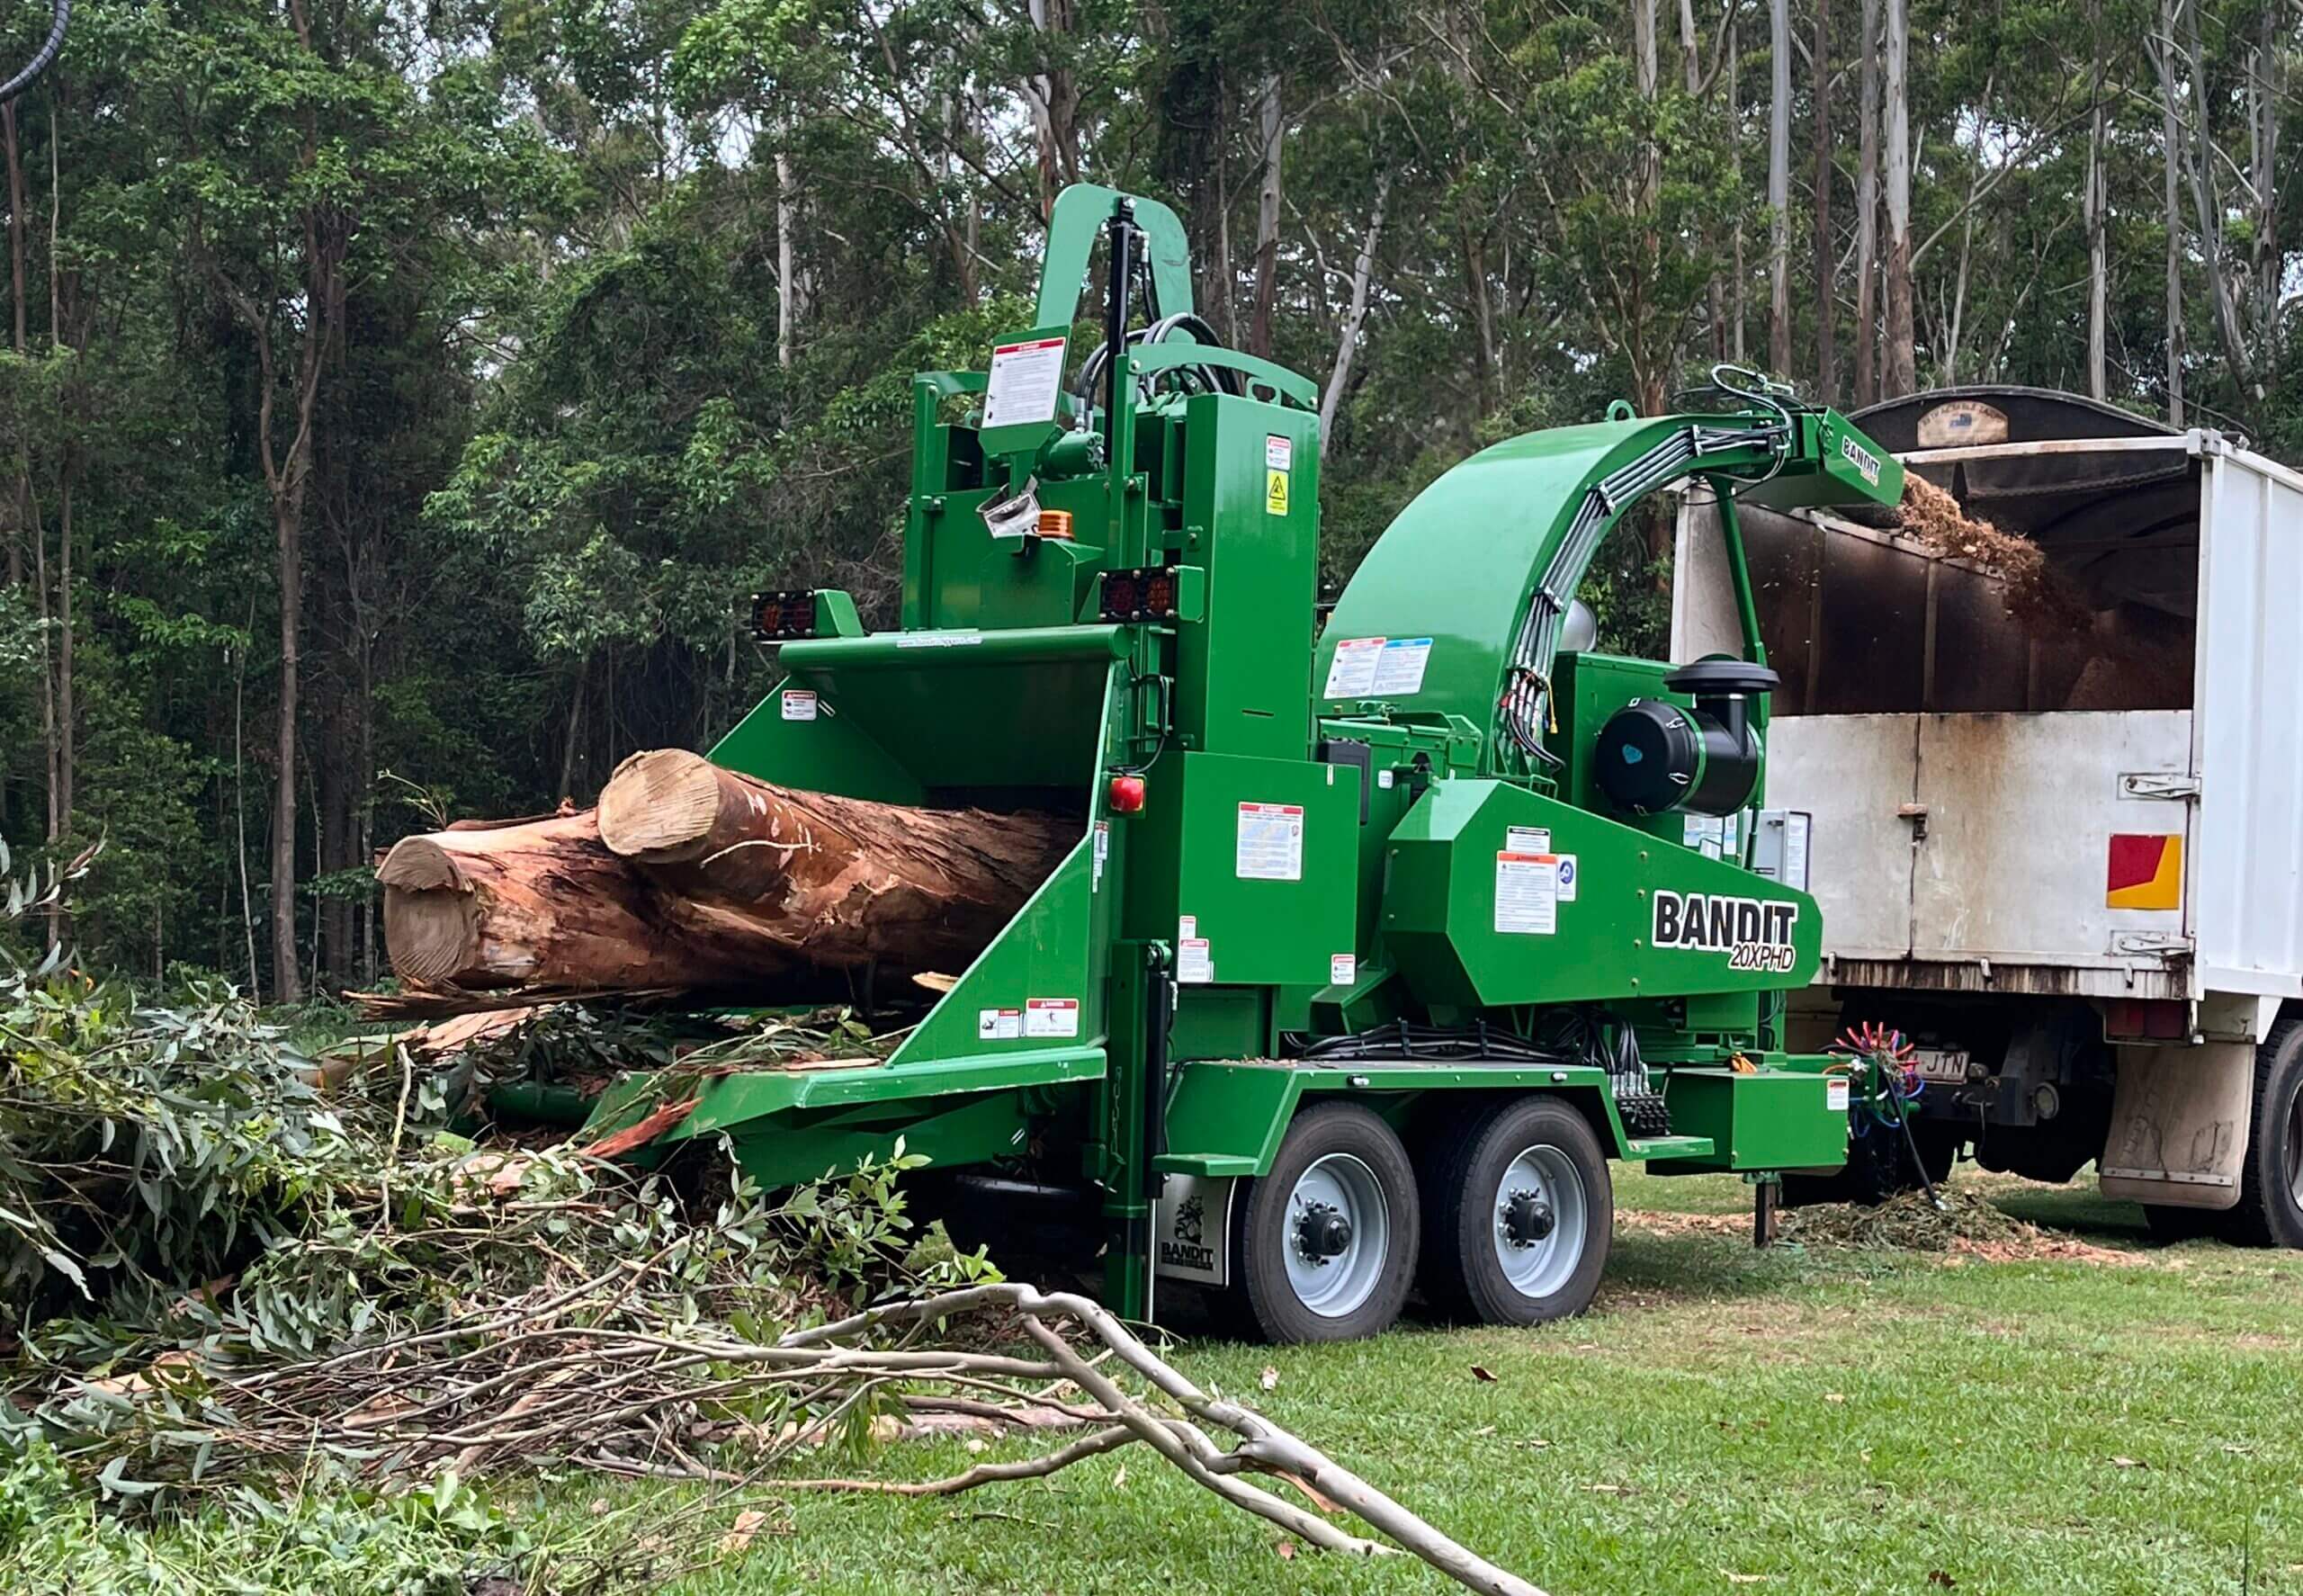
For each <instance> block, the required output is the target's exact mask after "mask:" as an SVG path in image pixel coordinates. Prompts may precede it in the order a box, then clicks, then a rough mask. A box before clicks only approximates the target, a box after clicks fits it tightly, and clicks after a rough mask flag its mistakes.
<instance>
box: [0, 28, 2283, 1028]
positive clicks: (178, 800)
mask: <svg viewBox="0 0 2303 1596" xmlns="http://www.w3.org/2000/svg"><path fill="white" fill-rule="evenodd" d="M47 23H48V7H47V5H46V4H37V3H34V0H20V4H17V5H16V6H15V7H14V8H13V10H12V11H11V12H9V13H7V15H6V26H5V27H4V29H0V33H4V40H5V45H6V48H7V49H8V50H9V52H10V54H11V56H12V58H17V59H21V58H24V57H27V56H29V55H30V53H31V50H32V49H33V48H34V46H35V45H36V44H37V42H38V40H40V37H41V35H42V34H43V33H44V32H45V31H46V29H47ZM2299 49H2303V36H2299V17H2298V14H2297V13H2295V12H2294V10H2293V9H2292V8H2290V7H2286V6H2281V5H2274V4H2270V3H2269V0H2257V3H2256V4H2251V5H2241V4H2225V3H2223V0H1961V3H1957V4H1954V3H1951V0H1679V4H1677V5H1676V6H1665V5H1661V4H1658V3H1657V0H1549V3H1547V4H1541V5H1537V4H1529V3H1528V0H1495V3H1490V0H1441V3H1424V0H1410V3H1409V4H1406V5H1403V6H1402V5H1378V4H1364V3H1363V0H1286V3H1284V4H1275V5H1264V6H1241V5H1235V4H1217V3H1215V0H1141V3H1138V4H1121V3H1120V0H567V3H564V4H542V3H540V0H443V3H442V4H434V5H428V6H422V7H411V6H405V5H396V4H377V3H375V0H150V3H148V4H127V3H125V0H85V3H84V4H83V5H82V6H81V8H80V9H79V11H78V12H77V13H76V18H75V22H74V27H73V31H72V34H71V37H70V40H69V41H68V43H67V47H66V49H65V53H64V56H63V58H62V60H61V62H60V63H59V65H58V67H56V69H55V70H54V71H53V72H52V73H51V75H50V76H48V77H47V78H45V79H43V80H42V81H41V83H40V85H38V86H37V87H36V88H35V89H34V90H32V91H31V93H30V94H27V95H26V96H24V97H23V98H22V99H21V100H20V101H18V102H17V103H15V105H14V106H13V108H12V109H11V111H10V112H8V113H7V114H6V115H5V116H4V117H0V154H4V158H5V179H6V188H5V194H4V198H5V201H6V205H7V214H8V220H9V234H8V240H9V258H10V269H9V283H10V289H11V295H10V300H9V302H8V305H7V308H6V311H5V315H6V317H7V319H6V321H5V322H4V324H0V327H4V330H0V445H4V449H0V478H4V479H5V487H4V488H0V541H4V558H5V561H6V568H5V573H4V577H5V580H4V584H0V720H4V722H5V724H6V726H7V727H8V729H9V730H10V731H12V732H13V736H12V737H11V738H10V739H9V741H8V744H7V747H8V753H7V757H6V762H5V764H4V767H0V834H4V835H5V836H6V837H7V838H9V839H10V840H11V841H13V842H16V843H18V844H19V845H29V846H36V847H42V848H46V849H49V850H54V851H55V852H57V853H58V854H59V855H61V854H64V853H67V852H68V851H69V850H74V849H76V848H78V847H82V846H84V845H85V843H87V842H88V841H90V840H93V839H94V838H97V837H99V836H101V837H103V838H104V839H105V841H106V844H107V852H106V854H105V857H104V862H103V866H102V867H101V869H100V870H99V872H98V873H97V874H95V875H94V877H92V878H91V880H90V881H89V882H88V883H86V885H85V890H84V891H83V892H82V893H81V895H80V897H79V899H78V900H77V904H76V911H75V913H76V919H75V923H74V925H73V927H72V928H71V929H72V934H73V937H74V940H75V943H76V946H78V947H79V948H80V949H81V950H82V954H83V956H84V957H85V959H87V960H88V961H90V962H91V963H93V964H100V965H103V966H104V967H108V968H114V969H119V970H122V971H126V972H130V973H137V974H140V975H144V976H148V977H153V978H164V977H166V975H167V974H168V973H169V972H170V970H171V968H172V967H174V966H178V965H183V966H192V967H199V968H202V969H209V970H218V971H221V972H224V973H227V974H229V975H230V976H231V977H232V978H234V979H236V980H237V981H240V982H244V983H249V984H253V985H254V986H255V988H256V989H257V990H259V991H262V992H263V993H264V995H265V996H267V997H272V996H281V995H294V994H296V993H298V992H300V991H304V990H308V989H309V988H311V987H313V986H314V985H315V984H318V985H323V986H333V985H342V984H345V983H348V982H362V981H364V980H367V979H370V978H372V976H373V975H374V973H375V972H376V970H377V969H378V964H379V957H380V954H381V949H380V947H379V946H378V941H377V938H378V928H377V925H376V918H375V915H374V913H373V886H372V860H373V858H374V857H375V855H376V852H377V850H378V849H379V848H380V847H382V846H384V845H386V844H388V843H389V842H390V841H391V840H392V839H393V838H397V837H398V836H399V835H401V834H403V833H405V832H408V831H409V830H413V829H420V828H422V827H425V826H427V825H430V824H432V823H434V822H435V821H436V820H438V819H440V818H442V817H443V816H454V815H464V814H473V813H521V812H536V811H544V810H549V809H550V808H551V807H552V806H553V805H554V804H555V803H556V802H558V801H559V800H560V799H561V798H562V797H569V796H572V797H574V798H576V799H578V801H579V802H580V801H585V800H587V799H588V798H589V797H590V796H591V795H592V794H595V793H596V790H597V788H598V785H599V784H600V783H601V782H602V781H603V780H604V779H605V776H606V775H607V773H608V771H609V769H610V768H611V767H613V765H614V761H615V760H616V759H617V758H620V757H621V756H622V755H623V754H624V753H627V752H629V751H632V749H637V748H643V747H652V746H659V745H665V744H676V743H686V744H691V745H702V744H704V743H707V742H708V740H710V739H711V738H712V736H713V735H714V734H715V733H716V732H717V731H719V730H721V728H723V727H725V726H726V725H727V724H728V723H730V721H731V720H732V719H733V718H734V717H735V716H737V715H739V714H740V713H742V712H743V711H744V710H745V709H746V708H748V706H749V705H750V704H751V703H753V702H754V701H755V700H756V699H757V697H758V696H759V695H760V693H761V692H762V690H763V689H764V688H765V686H766V685H767V683H768V680H769V670H768V667H767V665H766V662H765V661H764V660H763V659H762V658H761V657H760V656H759V654H758V653H757V650H755V649H754V648H753V647H752V646H751V645H750V644H749V643H748V641H745V640H744V638H743V636H742V634H741V632H740V626H739V623H740V610H739V602H740V599H741V597H742V596H743V595H745V594H747V593H748V592H750V591H752V590H753V589H755V588H758V587H798V586H808V585H817V584H821V585H830V586H840V587H847V588H849V589H851V590H852V591H854V592H855V593H856V595H857V596H858V598H859V601H861V602H862V603H863V604H864V605H865V608H866V611H867V613H869V614H871V615H872V616H873V618H874V619H875V620H877V621H880V622H882V623H886V622H888V621H890V620H891V619H892V600H893V591H894V585H895V573H896V570H897V566H898V556H897V540H898V535H899V528H900V525H901V500H902V495H903V490H904V473H905V459H904V449H905V445H906V440H907V437H908V426H909V417H910V393H909V388H908V378H909V375H910V373H911V372H914V371H916V370H921V369H928V368H933V367H938V366H953V365H959V366H967V365H978V364H981V361H982V358H983V355H984V353H985V351H986V349H987V346H988V345H989V343H990V339H991V338H992V337H993V336H996V335H997V334H999V333H1000V332H1002V331H1006V330H1009V329H1012V328H1014V327H1017V326H1020V325H1023V324H1024V323H1025V322H1026V321H1027V320H1028V319H1029V314H1030V313H1029V309H1028V296H1029V294H1030V293H1031V291H1032V289H1033V286H1034V283H1035V278H1036V273H1037V269H1038V256H1039V249H1040V246H1041V241H1042V238H1043V236H1044V219H1045V216H1046V213H1047V208H1048V206H1049V204H1050V203H1051V202H1052V199H1053V195H1054V193H1056V192H1057V191H1058V190H1059V189H1060V188H1061V187H1062V185H1063V184H1067V183H1071V182H1073V181H1077V180H1081V179H1085V180H1089V181H1094V182H1100V183H1105V184H1112V185H1114V186H1117V187H1121V188H1126V189H1131V190H1134V191H1138V192H1142V193H1149V194H1152V195H1155V196H1157V197H1160V198H1161V199H1163V200H1166V201H1168V202H1170V203H1171V204H1173V205H1174V206H1175V208H1176V209H1177V211H1178V213H1179V214H1181V215H1182V216H1183V218H1184V219H1185V221H1186V225H1187V230H1188V232H1189V234H1190V236H1191V241H1192V246H1193V250H1194V256H1195V274H1196V286H1197V292H1198V296H1199V298H1200V300H1201V303H1202V306H1203V309H1204V310H1205V313H1206V314H1207V315H1208V317H1209V318H1210V319H1211V321H1212V322H1213V323H1214V327H1215V328H1216V330H1217V331H1218V333H1219V334H1220V335H1221V336H1223V337H1225V338H1226V339H1228V340H1229V341H1231V342H1232V343H1234V344H1236V345H1240V346H1241V347H1244V348H1248V349H1250V350H1253V351H1255V352H1258V353H1262V354H1269V355H1270V356H1272V357H1273V358H1276V359H1277V360H1279V361H1281V362H1282V363H1286V364H1287V365H1290V366H1292V367H1295V369H1297V370H1300V371H1302V372H1305V373H1306V374H1308V375H1310V376H1311V377H1313V379H1314V380H1315V381H1318V382H1320V383H1321V384H1322V392H1323V400H1324V403H1323V408H1322V416H1323V429H1324V431H1325V433H1326V435H1327V447H1326V454H1327V463H1326V466H1325V469H1324V471H1323V480H1324V483H1325V489H1326V499H1325V513H1326V528H1327V532H1326V542H1325V545H1324V548H1323V553H1322V561H1323V570H1324V574H1325V575H1326V576H1327V577H1328V578H1331V579H1337V578H1341V577H1342V576H1344V575H1346V574H1348V572H1349V569H1351V568H1352V566H1353V564H1354V563H1355V562H1356V560H1357V559H1358V556H1359V555H1360V554H1361V553H1362V552H1363V551H1365V550H1366V548H1367V545H1368V544H1369V542H1372V540H1373V539H1374V537H1375V536H1376V534H1377V533H1379V532H1380V531H1381V530H1382V528H1383V526H1384V525H1385V523H1386V522H1387V521H1388V520H1389V519H1390V517H1391V516H1393V514H1394V513H1395V512H1396V511H1397V510H1398V508H1399V507H1401V506H1402V504H1404V503H1405V502H1406V500H1407V498H1409V497H1411V495H1412V494H1413V493H1414V492H1415V491H1416V490H1417V489H1420V487H1421V486H1422V485H1423V484H1424V483H1426V482H1428V481H1429V480H1430V479H1431V478H1432V477H1433V476H1435V475H1436V474H1437V473H1438V471H1442V470H1444V469H1445V468H1446V467H1447V465H1449V464H1452V463H1453V462H1455V461H1456V460H1458V459H1460V458H1461V457H1462V456H1463V455H1465V453H1468V452H1470V451H1471V450H1473V449H1474V448H1475V447H1477V446H1479V445H1480V444H1483V443H1485V442H1487V441H1491V440H1492V439H1493V438H1496V437H1499V436H1502V435H1509V434H1510V433H1513V432H1517V431H1520V430H1525V429H1527V428H1529V427H1534V426H1546V425H1555V424H1559V423H1564V422H1571V421H1577V420H1583V419H1589V418H1591V417H1596V416H1598V415H1599V414H1600V413H1601V412H1602V411H1603V409H1604V408H1605V407H1606V405H1607V404H1608V403H1609V401H1610V400H1612V399H1617V398H1626V399H1630V400H1632V401H1633V402H1634V403H1635V404H1636V405H1638V406H1639V407H1641V408H1643V409H1653V408H1661V407H1664V406H1667V405H1669V404H1670V402H1671V396H1672V395H1673V394H1674V393H1676V392H1678V391H1680V390H1682V389H1683V388H1685V387H1687V386H1689V385H1690V384H1691V383H1693V382H1695V381H1700V380H1701V378H1702V375H1703V373H1704V372H1706V371H1707V368H1708V367H1709V366H1710V365H1711V364H1712V363H1714V362H1715V361H1719V360H1736V361H1741V362H1744V363H1752V364H1755V365H1760V366H1771V367H1773V368H1774V369H1775V371H1776V374H1778V375H1779V376H1782V377H1785V378H1788V379H1790V380H1793V381H1797V383H1799V385H1800V386H1801V387H1802V389H1803V390H1806V391H1808V392H1810V393H1814V394H1816V395H1819V396H1821V397H1824V398H1826V399H1831V400H1833V402H1836V403H1839V404H1841V405H1842V406H1853V405H1858V404H1861V403H1864V402H1868V401H1870V400H1873V399H1878V398H1881V397H1885V396H1891V395H1894V394H1896V393H1900V392H1903V391H1907V390H1911V389H1913V388H1914V387H1919V388H1924V387H1930V386H1937V385H1944V384H1949V383H1954V382H1965V381H2009V382H2022V383H2031V384H2037V385H2039V386H2045V387H2056V388H2066V389H2072V390H2077V391H2081V392H2090V391H2092V392H2094V393H2096V394H2098V395H2100V396H2101V397H2103V398H2105V399H2108V400H2110V402H2113V403H2116V404H2119V405H2123V406H2128V407H2130V408H2135V409H2137V410H2138V411H2140V412H2143V413H2146V414H2149V415H2153V416H2156V417H2167V418H2173V419H2176V420H2179V421H2182V423H2184V424H2186V425H2198V426H2216V427H2220V428H2223V429H2225V430H2227V431H2229V432H2233V433H2242V434H2245V435H2248V436H2249V437H2250V438H2251V439H2252V440H2253V441H2254V444H2256V446H2258V447H2261V448H2263V449H2266V450H2268V451H2270V452H2272V453H2275V454H2281V455H2285V456H2289V457H2293V456H2296V455H2298V454H2299V453H2303V399H2298V398H2297V397H2296V396H2295V393H2294V392H2293V391H2292V390H2288V389H2287V388H2286V386H2285V384H2284V382H2283V381H2281V379H2282V376H2283V367H2284V366H2285V365H2286V364H2287V363H2288V356H2287V354H2286V344H2287V342H2288V340H2289V339H2290V337H2293V336H2295V329H2296V322H2295V318H2292V317H2290V316H2289V315H2288V314H2287V311H2288V309H2289V308H2290V301H2291V298H2292V288H2291V284H2290V276H2289V270H2288V268H2289V264H2290V261H2291V260H2292V259H2294V258H2295V256H2296V255H2297V252H2298V250H2299V249H2303V236H2299V235H2303V227H2299V208H2298V207H2294V206H2290V205H2287V204H2285V203H2283V202H2282V195H2283V194H2284V193H2286V192H2287V190H2288V189H2289V188H2290V187H2291V186H2292V185H2291V184H2290V181H2289V173H2290V170H2291V168H2292V166H2293V165H2294V164H2295V161H2296V159H2297V154H2296V150H2295V148H2294V147H2293V146H2291V145H2290V142H2289V141H2287V140H2285V139H2283V138H2282V136H2281V134H2282V130H2283V128H2284V123H2285V118H2286V114H2287V112H2288V111H2289V110H2290V108H2291V105H2292V102H2293V94H2292V90H2291V87H2290V67H2291V66H2292V64H2293V62H2294V61H2295V58H2296V57H2297V54H2298V51H2299ZM1662 554H1663V550H1662V546H1661V539H1660V538H1655V537H1653V536H1651V537H1649V538H1647V539H1644V540H1643V539H1642V538H1641V537H1640V536H1639V535H1637V533H1636V532H1634V533H1629V534H1626V535H1625V536H1623V537H1621V538H1619V539H1617V541H1616V542H1613V543H1611V544H1610V547H1609V551H1608V554H1607V557H1606V559H1605V560H1604V561H1603V562H1602V565H1601V566H1600V567H1599V568H1597V569H1596V573H1595V587H1596V596H1597V597H1598V599H1599V601H1600V608H1601V611H1602V614H1603V616H1604V618H1605V620H1606V623H1607V624H1608V625H1609V628H1610V629H1611V632H1612V635H1613V636H1614V637H1616V638H1617V640H1618V641H1625V642H1627V643H1631V644H1634V645H1638V644H1645V645H1648V646H1651V647H1652V646H1653V645H1654V644H1655V643H1656V642H1657V641H1659V633H1660V625H1661V621H1660V600H1659V597H1658V592H1659V578H1660V576H1661V572H1660V570H1659V561H1660V560H1661V559H1662Z"/></svg>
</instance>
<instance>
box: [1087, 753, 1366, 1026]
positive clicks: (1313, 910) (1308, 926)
mask: <svg viewBox="0 0 2303 1596" xmlns="http://www.w3.org/2000/svg"><path fill="white" fill-rule="evenodd" d="M1148 785H1149V789H1150V791H1149V794H1148V801H1147V802H1146V805H1145V808H1144V811H1143V814H1142V815H1140V816H1138V817H1137V818H1136V819H1135V820H1134V836H1133V837H1132V838H1131V840H1130V847H1129V853H1128V876H1127V887H1128V891H1127V900H1126V925H1127V934H1128V935H1129V936H1130V937H1138V938H1143V939H1147V940H1148V939H1151V938H1158V939H1160V940H1169V939H1175V940H1178V941H1179V940H1181V936H1180V932H1179V929H1178V926H1179V922H1180V920H1181V919H1184V918H1185V917H1188V918H1189V919H1191V920H1192V921H1193V922H1194V925H1195V927H1196V929H1195V930H1194V932H1193V933H1192V934H1193V935H1194V936H1195V937H1198V938H1201V939H1204V940H1205V942H1206V943H1207V945H1208V947H1207V951H1208V955H1209V957H1210V959H1211V960H1212V961H1213V964H1214V982H1217V983H1220V984H1223V985H1259V986H1324V985H1326V984H1327V981H1328V974H1329V968H1330V965H1329V961H1330V960H1331V958H1332V957H1333V956H1334V955H1337V954H1345V953H1350V952H1352V951H1353V949H1354V944H1355V940H1356V935H1355V934H1356V923H1357V919H1358V873H1357V864H1358V860H1357V854H1358V847H1359V781H1358V772H1357V771H1355V770H1352V769H1349V768H1348V767H1339V766H1334V765H1314V764H1310V763H1307V762H1305V761H1303V760H1295V759H1250V758H1241V757H1240V756H1237V755H1230V754H1180V755H1178V754H1169V755H1167V756H1165V757H1163V758H1161V759H1160V761H1159V762H1158V763H1157V764H1155V765H1154V766H1153V767H1151V771H1150V773H1149V777H1148ZM1257 805H1275V806H1278V807H1280V808H1283V809H1284V808H1286V807H1288V806H1296V807H1300V808H1301V810H1302V811H1303V814H1302V827H1303V840H1302V847H1301V856H1300V859H1299V860H1298V862H1297V879H1295V880H1276V879H1268V878H1264V877H1259V876H1258V875H1256V874H1252V872H1253V871H1254V870H1255V869H1257V868H1260V867H1262V866H1263V865H1264V864H1265V863H1266V862H1267V861H1263V860H1259V859H1256V858H1254V857H1246V858H1243V856H1242V853H1241V838H1242V826H1243V824H1245V825H1246V826H1248V827H1249V828H1250V835H1252V829H1253V828H1254V827H1256V826H1257V825H1258V824H1259V822H1260V820H1261V816H1260V813H1259V812H1258V813H1254V814H1250V815H1248V816H1247V817H1246V818H1245V819H1244V820H1243V813H1242V811H1243V808H1244V807H1246V806H1257ZM1243 870H1246V871H1249V872H1250V874H1242V871H1243ZM1181 951H1182V950H1180V949H1179V950H1178V952H1179V954H1180V952H1181ZM1180 962H1181V961H1180V960H1179V964H1180ZM1190 974H1191V972H1190V971H1189V970H1187V969H1182V968H1179V969H1178V979H1179V980H1185V979H1187V978H1188V977H1189V975H1190Z"/></svg>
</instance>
